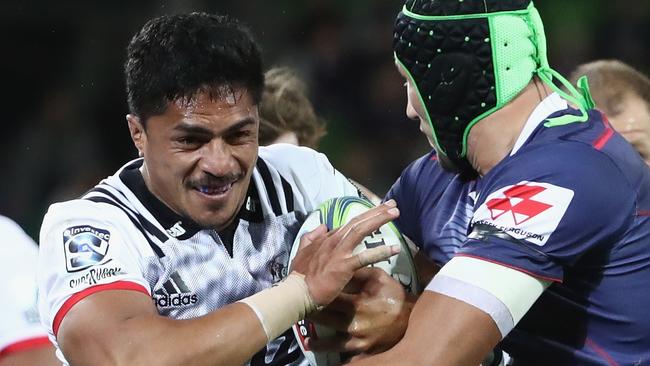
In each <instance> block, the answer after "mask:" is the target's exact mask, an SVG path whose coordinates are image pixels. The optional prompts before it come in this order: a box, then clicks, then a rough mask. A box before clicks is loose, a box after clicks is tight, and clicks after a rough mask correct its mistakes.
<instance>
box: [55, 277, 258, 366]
mask: <svg viewBox="0 0 650 366" xmlns="http://www.w3.org/2000/svg"><path fill="white" fill-rule="evenodd" d="M233 319H236V320H237V321H232V320H233ZM57 339H58V342H59V345H60V346H61V349H62V351H63V353H64V354H65V355H66V358H67V360H68V361H69V362H70V364H72V365H146V364H156V365H181V364H182V365H188V366H189V365H241V364H243V363H245V362H246V360H248V359H249V358H250V357H251V356H252V355H253V354H254V353H255V352H257V351H258V350H260V349H261V348H262V347H263V346H264V345H265V344H266V342H267V340H266V334H265V333H264V330H263V328H262V325H261V324H260V322H259V320H258V318H257V316H256V315H255V313H254V312H253V310H252V309H251V308H250V307H248V306H247V305H245V304H242V303H235V304H231V305H228V306H226V307H224V308H223V309H221V310H219V311H215V312H212V313H209V314H207V315H205V316H202V317H199V318H194V319H188V320H174V319H169V318H166V317H163V316H160V315H158V313H157V311H156V308H155V307H154V305H153V303H152V301H151V298H149V297H148V296H146V295H144V294H142V293H139V292H134V291H121V290H115V291H103V292H98V293H95V294H93V295H90V296H88V297H86V298H85V299H83V300H82V301H80V302H79V303H77V304H76V305H75V306H74V307H73V308H72V309H70V311H69V312H68V314H67V315H66V316H65V318H64V319H63V322H62V323H61V327H60V328H59V334H58V338H57Z"/></svg>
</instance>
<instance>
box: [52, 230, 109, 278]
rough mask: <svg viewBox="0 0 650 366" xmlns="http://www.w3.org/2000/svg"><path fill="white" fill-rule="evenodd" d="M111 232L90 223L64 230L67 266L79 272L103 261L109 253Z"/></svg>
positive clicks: (70, 270) (68, 269)
mask: <svg viewBox="0 0 650 366" xmlns="http://www.w3.org/2000/svg"><path fill="white" fill-rule="evenodd" d="M110 238H111V233H110V231H108V230H104V229H99V228H96V227H93V226H90V225H79V226H72V227H69V228H67V229H65V230H64V231H63V243H64V247H65V266H66V270H67V271H68V272H78V271H82V270H84V269H86V268H89V267H92V266H94V265H96V264H99V263H102V262H103V261H104V260H105V259H106V254H107V253H108V241H109V240H110Z"/></svg>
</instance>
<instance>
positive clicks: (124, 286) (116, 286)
mask: <svg viewBox="0 0 650 366" xmlns="http://www.w3.org/2000/svg"><path fill="white" fill-rule="evenodd" d="M107 290H127V291H138V292H142V293H144V294H146V295H147V296H149V292H148V291H147V289H146V288H144V287H143V286H142V285H140V284H138V283H135V282H129V281H116V282H113V283H107V284H105V285H97V286H93V287H88V288H87V289H85V290H82V291H80V292H77V293H76V294H74V295H72V296H70V298H69V299H67V300H66V301H65V302H64V303H63V306H61V308H60V309H59V311H58V312H57V313H56V316H55V317H54V322H53V324H52V330H54V335H55V336H56V335H57V333H58V332H59V326H60V325H61V322H62V321H63V317H65V315H66V314H67V313H68V311H70V309H71V308H72V307H73V306H74V305H75V304H76V303H78V302H79V301H81V300H83V299H84V298H86V297H88V296H90V295H92V294H94V293H97V292H101V291H107Z"/></svg>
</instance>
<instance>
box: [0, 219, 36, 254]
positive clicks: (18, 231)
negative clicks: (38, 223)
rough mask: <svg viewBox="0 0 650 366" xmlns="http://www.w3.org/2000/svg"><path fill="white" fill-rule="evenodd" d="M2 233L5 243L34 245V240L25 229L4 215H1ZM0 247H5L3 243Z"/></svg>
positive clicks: (0, 228)
mask: <svg viewBox="0 0 650 366" xmlns="http://www.w3.org/2000/svg"><path fill="white" fill-rule="evenodd" d="M0 234H1V235H2V238H3V239H2V241H3V242H4V243H11V244H12V245H21V246H30V247H31V246H33V245H34V241H33V240H32V239H31V238H30V237H29V236H28V235H27V234H26V233H25V232H24V231H23V229H22V228H21V227H20V225H18V224H17V223H16V222H14V221H13V220H11V219H10V218H8V217H5V216H2V215H0ZM0 247H3V245H1V244H0Z"/></svg>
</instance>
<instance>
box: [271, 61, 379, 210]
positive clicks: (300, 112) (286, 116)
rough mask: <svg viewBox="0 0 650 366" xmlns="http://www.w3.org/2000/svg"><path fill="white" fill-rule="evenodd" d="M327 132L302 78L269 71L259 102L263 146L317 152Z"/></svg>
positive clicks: (288, 71) (364, 191)
mask: <svg viewBox="0 0 650 366" xmlns="http://www.w3.org/2000/svg"><path fill="white" fill-rule="evenodd" d="M326 133H327V131H326V128H325V122H324V121H323V120H322V119H321V118H319V117H318V116H317V115H316V112H315V111H314V106H313V105H312V103H311V101H310V100H309V96H308V95H307V86H306V85H305V83H304V82H303V81H302V80H301V79H300V77H298V75H297V74H296V73H295V72H294V71H293V70H291V69H290V68H288V67H274V68H272V69H270V70H268V71H267V72H266V73H265V74H264V91H263V93H262V101H261V102H260V132H259V139H260V145H261V146H266V145H271V144H277V143H288V144H292V145H299V146H307V147H310V148H312V149H316V148H318V144H319V143H320V140H321V138H323V136H325V134H326ZM350 181H351V182H352V184H354V185H355V186H356V187H357V188H358V189H359V191H361V193H362V194H363V195H364V196H366V197H367V198H368V199H370V201H372V202H373V203H374V204H376V205H377V204H379V203H380V202H381V199H380V198H379V196H377V195H376V194H375V193H373V192H372V191H371V190H370V189H368V188H366V187H365V186H364V185H362V184H360V183H358V182H356V181H353V180H350Z"/></svg>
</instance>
